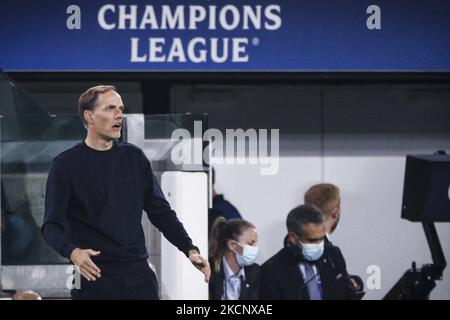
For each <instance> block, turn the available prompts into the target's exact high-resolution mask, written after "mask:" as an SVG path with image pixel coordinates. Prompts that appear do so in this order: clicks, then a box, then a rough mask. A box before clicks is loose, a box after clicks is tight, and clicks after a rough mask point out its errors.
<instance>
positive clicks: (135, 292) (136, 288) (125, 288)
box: [71, 260, 159, 300]
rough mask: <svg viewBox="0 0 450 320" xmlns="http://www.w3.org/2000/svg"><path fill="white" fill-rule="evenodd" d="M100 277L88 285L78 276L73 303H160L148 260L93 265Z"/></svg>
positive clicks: (88, 282)
mask: <svg viewBox="0 0 450 320" xmlns="http://www.w3.org/2000/svg"><path fill="white" fill-rule="evenodd" d="M95 264H96V265H97V266H98V267H99V268H100V270H101V277H100V278H97V280H95V281H87V280H86V279H85V278H84V277H83V276H80V282H79V283H80V286H79V289H77V288H74V289H72V291H71V296H72V299H73V300H159V294H158V281H157V279H156V275H155V273H154V272H153V271H152V270H151V269H150V266H149V265H148V263H147V260H139V261H132V262H95Z"/></svg>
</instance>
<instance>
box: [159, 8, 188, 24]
mask: <svg viewBox="0 0 450 320" xmlns="http://www.w3.org/2000/svg"><path fill="white" fill-rule="evenodd" d="M161 15H162V16H161V29H162V30H165V29H167V25H168V26H169V29H178V30H184V29H185V26H184V6H176V9H175V11H174V12H172V11H171V10H170V6H167V5H165V6H162V12H161Z"/></svg>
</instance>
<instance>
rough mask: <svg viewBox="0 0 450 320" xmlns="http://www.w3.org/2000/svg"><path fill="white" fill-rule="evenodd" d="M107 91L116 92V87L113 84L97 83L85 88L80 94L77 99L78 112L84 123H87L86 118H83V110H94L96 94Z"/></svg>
mask: <svg viewBox="0 0 450 320" xmlns="http://www.w3.org/2000/svg"><path fill="white" fill-rule="evenodd" d="M108 91H116V92H117V88H116V87H115V86H108V85H98V86H95V87H91V88H89V89H87V90H86V91H85V92H83V93H82V94H81V96H80V98H79V99H78V112H79V114H80V117H81V121H83V124H84V125H87V123H86V120H85V119H84V111H86V110H94V108H95V106H96V104H97V100H98V96H99V95H100V94H102V93H105V92H108Z"/></svg>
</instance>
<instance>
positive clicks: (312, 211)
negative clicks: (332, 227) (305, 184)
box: [286, 204, 325, 237]
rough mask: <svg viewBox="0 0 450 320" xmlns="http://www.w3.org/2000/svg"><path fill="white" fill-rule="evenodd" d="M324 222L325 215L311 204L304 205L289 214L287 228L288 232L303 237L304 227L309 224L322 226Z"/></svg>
mask: <svg viewBox="0 0 450 320" xmlns="http://www.w3.org/2000/svg"><path fill="white" fill-rule="evenodd" d="M324 221H325V218H324V215H323V213H322V212H321V211H320V210H319V209H318V208H316V207H315V206H313V205H310V204H304V205H301V206H298V207H295V208H294V209H292V210H291V211H290V212H289V214H288V216H287V219H286V228H287V230H288V232H293V233H295V234H296V235H298V236H299V237H302V236H303V233H304V229H303V226H304V225H306V224H308V223H314V224H322V223H324Z"/></svg>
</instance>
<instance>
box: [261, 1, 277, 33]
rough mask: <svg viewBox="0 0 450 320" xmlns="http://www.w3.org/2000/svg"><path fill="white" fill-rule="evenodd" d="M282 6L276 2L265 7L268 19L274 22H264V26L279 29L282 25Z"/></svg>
mask: <svg viewBox="0 0 450 320" xmlns="http://www.w3.org/2000/svg"><path fill="white" fill-rule="evenodd" d="M280 14H281V7H280V6H279V5H276V4H272V5H270V6H267V7H266V8H265V9H264V15H265V16H266V19H268V20H270V21H272V22H273V24H270V23H269V22H267V21H266V22H265V23H264V27H265V28H266V29H267V30H277V29H280V27H281V15H280Z"/></svg>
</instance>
